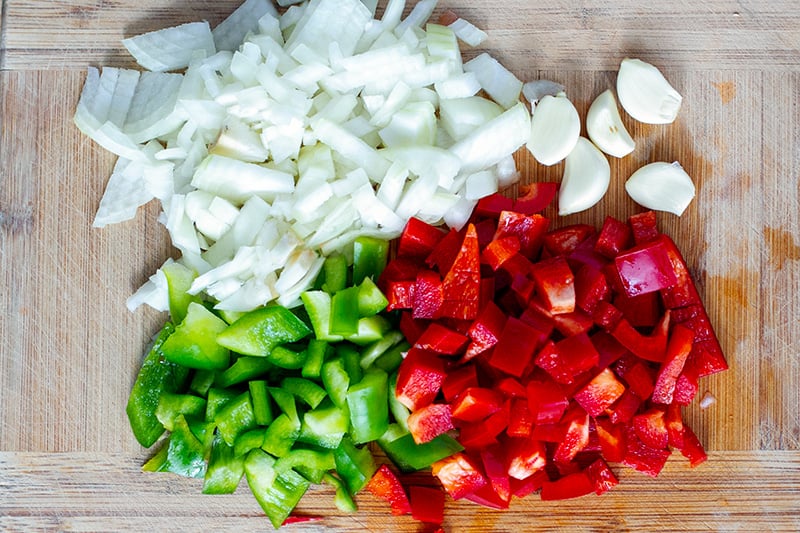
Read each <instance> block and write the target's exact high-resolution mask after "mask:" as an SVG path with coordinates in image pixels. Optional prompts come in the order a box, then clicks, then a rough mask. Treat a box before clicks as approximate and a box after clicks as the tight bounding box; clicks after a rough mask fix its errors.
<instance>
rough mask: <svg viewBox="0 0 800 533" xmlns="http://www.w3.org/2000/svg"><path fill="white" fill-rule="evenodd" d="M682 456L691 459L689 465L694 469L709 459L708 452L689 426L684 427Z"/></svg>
mask: <svg viewBox="0 0 800 533" xmlns="http://www.w3.org/2000/svg"><path fill="white" fill-rule="evenodd" d="M681 454H683V456H684V457H686V458H687V459H689V465H690V466H691V467H692V468H694V467H695V466H697V465H699V464H700V463H703V462H705V460H706V459H708V455H706V451H705V449H704V448H703V445H702V444H701V443H700V439H698V438H697V435H695V434H694V431H692V429H691V428H690V427H689V426H687V425H684V426H683V447H682V448H681Z"/></svg>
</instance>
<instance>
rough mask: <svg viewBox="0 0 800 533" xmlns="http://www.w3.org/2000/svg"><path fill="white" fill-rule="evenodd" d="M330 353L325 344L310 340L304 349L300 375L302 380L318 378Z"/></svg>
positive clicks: (328, 347) (328, 346)
mask: <svg viewBox="0 0 800 533" xmlns="http://www.w3.org/2000/svg"><path fill="white" fill-rule="evenodd" d="M331 351H332V350H331V349H330V345H329V344H328V343H327V342H325V341H320V340H317V339H312V340H310V341H309V342H308V348H307V349H306V360H305V362H304V363H303V368H302V370H301V371H300V375H301V376H303V377H304V378H319V375H320V372H321V371H322V365H323V363H324V362H325V359H326V357H327V356H328V353H329V352H331Z"/></svg>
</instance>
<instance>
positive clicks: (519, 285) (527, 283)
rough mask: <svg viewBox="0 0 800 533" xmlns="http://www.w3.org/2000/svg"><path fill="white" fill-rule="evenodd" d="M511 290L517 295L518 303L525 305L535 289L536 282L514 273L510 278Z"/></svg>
mask: <svg viewBox="0 0 800 533" xmlns="http://www.w3.org/2000/svg"><path fill="white" fill-rule="evenodd" d="M511 290H512V291H514V293H515V294H516V295H517V299H518V300H519V303H520V305H522V306H526V305H527V304H528V302H529V301H530V299H531V297H532V296H533V293H534V292H535V291H536V284H535V283H534V282H533V280H532V279H530V278H529V277H527V276H520V275H515V276H514V278H513V279H512V280H511Z"/></svg>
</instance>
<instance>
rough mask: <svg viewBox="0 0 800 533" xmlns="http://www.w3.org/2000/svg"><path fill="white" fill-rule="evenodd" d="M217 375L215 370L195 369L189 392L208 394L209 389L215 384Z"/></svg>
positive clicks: (198, 394) (200, 394) (201, 394)
mask: <svg viewBox="0 0 800 533" xmlns="http://www.w3.org/2000/svg"><path fill="white" fill-rule="evenodd" d="M216 375H217V374H216V373H215V372H214V371H213V370H195V372H194V376H192V382H191V383H189V392H192V393H194V394H196V395H197V396H207V395H208V389H210V388H211V386H212V385H213V384H214V379H215V378H216Z"/></svg>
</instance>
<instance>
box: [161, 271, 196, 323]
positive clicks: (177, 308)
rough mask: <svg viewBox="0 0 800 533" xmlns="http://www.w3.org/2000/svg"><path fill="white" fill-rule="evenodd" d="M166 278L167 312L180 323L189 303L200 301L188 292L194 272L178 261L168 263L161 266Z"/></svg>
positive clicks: (184, 316) (194, 275)
mask: <svg viewBox="0 0 800 533" xmlns="http://www.w3.org/2000/svg"><path fill="white" fill-rule="evenodd" d="M161 272H163V273H164V277H166V278H167V294H168V295H169V314H170V317H171V318H172V320H173V322H175V323H176V324H180V323H181V322H183V319H184V318H186V312H187V310H188V308H189V304H190V303H192V302H196V303H200V302H201V300H200V298H199V297H198V296H193V295H191V294H189V292H188V291H189V288H190V287H191V286H192V282H193V281H194V278H195V277H196V276H197V274H196V272H195V271H194V270H192V269H190V268H188V267H186V266H184V265H182V264H180V263H175V262H172V263H169V264H167V265H164V266H163V267H161Z"/></svg>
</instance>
